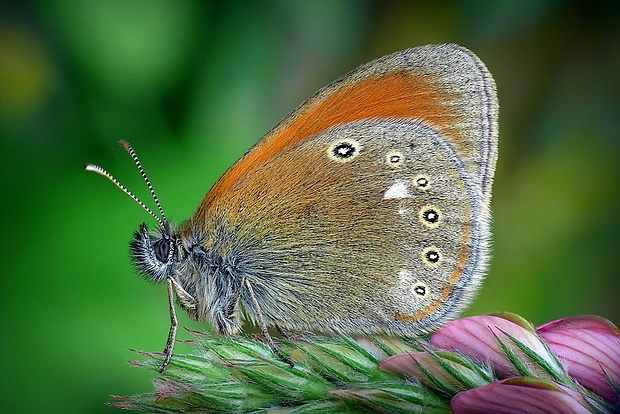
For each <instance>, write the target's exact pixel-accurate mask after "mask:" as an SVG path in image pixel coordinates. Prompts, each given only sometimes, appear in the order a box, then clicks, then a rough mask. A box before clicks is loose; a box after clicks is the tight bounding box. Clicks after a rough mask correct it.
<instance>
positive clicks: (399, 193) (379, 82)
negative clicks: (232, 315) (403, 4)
mask: <svg viewBox="0 0 620 414" xmlns="http://www.w3.org/2000/svg"><path fill="white" fill-rule="evenodd" d="M496 115H497V102H496V98H495V92H494V85H493V82H492V80H491V78H490V75H489V74H488V72H487V71H486V69H484V66H483V65H482V63H480V61H479V60H478V59H477V58H476V57H475V56H474V55H473V54H471V53H470V52H468V51H466V50H464V49H462V48H460V47H458V46H453V45H445V46H426V47H421V48H415V49H409V50H406V51H403V52H399V53H396V54H393V55H390V56H386V57H384V58H381V59H379V60H377V61H374V62H371V63H369V64H366V65H363V66H361V67H359V68H358V69H356V70H354V71H353V72H351V73H349V74H348V75H345V76H344V77H343V78H341V79H339V80H336V81H335V82H333V83H331V84H330V85H328V86H327V87H325V88H324V89H322V90H321V91H319V92H318V93H317V94H316V95H314V96H313V97H312V98H310V99H309V100H307V101H306V102H305V103H303V104H302V105H301V106H300V107H299V108H297V109H296V110H295V111H294V112H292V113H291V114H290V115H289V116H288V117H286V118H285V119H284V120H283V121H282V122H281V123H280V124H279V125H278V126H276V127H275V128H274V129H273V130H272V131H270V132H269V133H268V134H267V135H266V136H265V137H264V138H263V139H262V140H261V141H259V143H258V144H257V145H255V146H254V147H253V148H252V149H251V150H250V151H248V153H246V154H245V155H244V156H243V157H242V158H241V159H240V160H239V161H237V163H235V164H234V165H233V166H232V167H231V168H230V169H229V170H228V171H227V172H226V173H225V174H224V175H223V176H222V178H220V180H219V181H218V182H217V183H216V184H215V185H214V187H213V188H212V189H211V190H210V192H209V193H208V194H207V195H206V196H205V199H204V200H203V201H202V203H201V205H200V206H199V209H198V211H197V213H196V214H195V215H194V217H193V218H192V220H191V222H190V226H191V227H192V228H200V229H204V230H205V231H206V233H207V234H210V235H213V236H212V237H210V238H208V240H206V241H205V246H206V248H207V249H209V250H210V251H212V252H219V253H218V254H219V255H220V256H221V257H220V259H221V260H222V262H225V263H231V264H232V266H233V267H234V269H235V272H236V273H237V274H239V275H243V276H244V277H246V278H247V279H248V280H249V281H250V282H251V283H252V285H253V286H254V291H255V293H256V297H257V299H258V301H259V303H260V306H261V308H262V311H263V313H264V315H265V318H266V319H267V321H268V322H271V323H275V324H278V325H280V326H282V327H289V328H317V327H318V328H324V329H326V328H328V327H334V328H337V329H340V330H342V331H350V332H394V333H403V334H412V333H416V332H420V331H422V330H426V329H429V328H431V327H433V326H436V325H437V324H438V323H439V322H441V321H443V320H445V319H446V318H449V317H451V316H454V314H455V313H456V312H458V311H460V310H461V309H462V308H463V307H464V306H465V305H466V304H467V303H468V302H469V300H470V299H471V297H472V293H473V292H475V291H476V288H477V286H478V285H479V283H480V281H481V279H482V272H483V270H484V267H485V263H486V257H487V239H488V233H489V232H488V220H489V210H488V202H489V198H490V191H491V182H492V176H493V171H494V167H495V158H496V151H497V149H496V148H497V140H496ZM241 302H242V303H244V304H245V306H246V308H251V305H250V304H251V301H250V298H249V297H247V294H245V293H244V294H242V296H241ZM248 313H249V316H250V317H252V313H251V312H248Z"/></svg>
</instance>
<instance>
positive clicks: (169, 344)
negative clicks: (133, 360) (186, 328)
mask: <svg viewBox="0 0 620 414" xmlns="http://www.w3.org/2000/svg"><path fill="white" fill-rule="evenodd" d="M166 281H167V282H168V305H169V306H170V331H169V332H168V340H167V341H166V347H165V348H164V362H163V363H162V364H161V368H160V369H159V372H161V373H163V372H164V370H165V369H166V366H168V363H169V362H170V358H172V350H173V349H174V342H175V340H176V337H177V327H178V326H179V321H178V320H177V314H176V312H175V310H174V287H173V280H172V278H171V277H169V278H168V279H167V280H166Z"/></svg>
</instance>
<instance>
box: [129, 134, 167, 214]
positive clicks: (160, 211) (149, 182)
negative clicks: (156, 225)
mask: <svg viewBox="0 0 620 414" xmlns="http://www.w3.org/2000/svg"><path fill="white" fill-rule="evenodd" d="M118 145H120V146H121V147H123V148H124V149H125V151H127V153H129V155H131V158H133V162H134V163H135V164H136V167H138V171H140V175H142V178H143V179H144V182H145V183H146V186H147V187H148V188H149V191H150V192H151V196H152V197H153V200H155V205H157V208H158V209H159V213H160V214H161V218H162V219H163V221H164V222H167V221H168V220H166V215H165V214H164V209H163V208H161V204H160V202H159V198H157V194H155V190H154V189H153V186H152V185H151V181H150V180H149V177H147V175H146V173H145V172H144V168H142V164H140V160H139V159H138V156H137V155H136V152H135V151H134V150H133V148H131V145H129V142H127V141H125V140H120V141H118Z"/></svg>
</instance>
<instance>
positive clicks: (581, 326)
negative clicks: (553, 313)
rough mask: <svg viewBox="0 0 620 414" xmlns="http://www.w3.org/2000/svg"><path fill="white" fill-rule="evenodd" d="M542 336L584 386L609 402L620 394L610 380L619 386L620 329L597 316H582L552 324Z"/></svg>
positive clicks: (615, 400) (542, 329)
mask: <svg viewBox="0 0 620 414" xmlns="http://www.w3.org/2000/svg"><path fill="white" fill-rule="evenodd" d="M538 331H539V332H540V335H541V336H542V337H543V338H544V339H545V340H546V341H547V343H548V344H549V347H550V348H551V350H552V351H553V353H554V354H555V355H557V356H558V358H559V359H560V361H561V362H562V363H563V364H564V365H565V366H566V369H567V371H568V374H569V375H570V376H571V377H573V378H574V379H576V380H577V381H578V382H579V383H580V384H581V385H583V386H584V387H586V388H587V389H589V390H590V391H594V392H595V393H597V394H598V395H600V396H601V397H603V398H605V399H606V400H607V401H609V402H612V403H614V402H617V401H618V400H620V395H618V393H617V391H616V390H614V389H613V387H612V385H611V384H610V382H609V380H610V379H611V381H613V382H614V383H615V384H617V385H620V330H618V328H617V327H616V326H615V325H614V324H612V323H611V322H609V321H608V320H606V319H603V318H601V317H598V316H579V317H574V318H564V319H560V320H557V321H553V322H549V323H547V324H544V325H542V326H540V327H539V328H538Z"/></svg>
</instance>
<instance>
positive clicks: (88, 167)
mask: <svg viewBox="0 0 620 414" xmlns="http://www.w3.org/2000/svg"><path fill="white" fill-rule="evenodd" d="M96 168H97V166H96V165H95V164H90V163H86V164H84V169H85V170H86V171H93V170H95V169H96Z"/></svg>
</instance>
